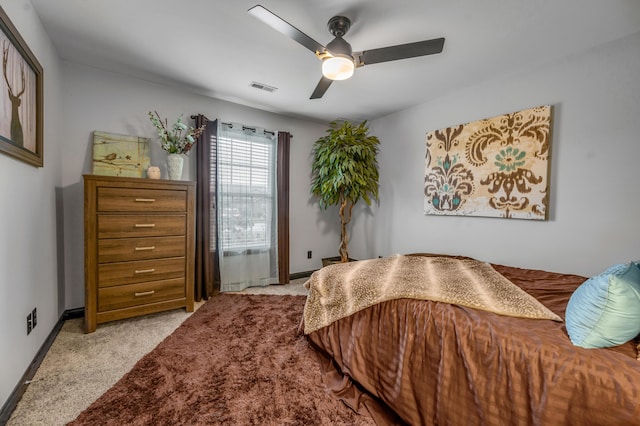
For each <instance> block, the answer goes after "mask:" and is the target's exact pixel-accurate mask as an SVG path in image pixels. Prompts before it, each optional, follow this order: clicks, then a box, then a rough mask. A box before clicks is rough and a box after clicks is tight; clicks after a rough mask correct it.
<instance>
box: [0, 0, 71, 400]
mask: <svg viewBox="0 0 640 426" xmlns="http://www.w3.org/2000/svg"><path fill="white" fill-rule="evenodd" d="M0 6H2V8H3V9H4V11H5V12H6V13H7V15H9V17H10V19H11V22H13V24H14V25H15V26H16V27H17V29H18V31H19V32H20V35H21V36H22V38H23V39H24V40H25V41H26V43H27V45H28V46H29V48H30V49H31V51H32V52H33V53H34V55H35V56H36V58H37V59H38V62H40V64H41V65H42V67H43V69H44V82H45V89H44V167H43V168H35V167H33V166H31V165H29V164H27V163H24V162H22V161H19V160H16V159H14V158H12V157H9V156H7V155H4V154H0V182H2V183H1V184H0V206H1V207H0V406H1V405H2V404H4V401H5V400H6V399H7V398H8V397H9V395H10V393H11V392H12V391H13V389H14V387H15V386H16V385H17V384H18V381H19V380H20V377H21V376H22V375H23V374H24V372H25V371H26V370H27V367H28V366H29V364H30V363H31V361H32V360H33V358H34V356H35V354H36V353H37V352H38V349H39V348H40V346H41V345H42V344H43V342H44V341H45V339H46V338H47V336H48V335H49V333H50V332H51V330H52V329H53V327H54V325H55V324H56V322H57V321H58V318H59V317H60V314H61V313H62V312H63V311H64V304H63V301H62V297H61V294H60V293H59V289H60V287H59V285H60V284H61V283H60V282H59V279H58V274H59V272H60V271H59V270H58V268H57V266H56V265H57V261H58V259H57V256H58V250H57V248H58V244H59V243H60V244H62V242H61V241H59V239H58V234H57V229H58V228H57V226H56V223H57V222H61V219H62V218H61V211H60V209H61V205H60V197H59V193H60V191H59V190H58V189H59V187H60V184H61V165H62V163H61V154H62V153H61V143H60V138H59V123H60V121H61V118H62V115H61V111H60V108H59V104H60V75H59V63H58V62H59V61H58V57H57V55H56V53H55V49H54V48H53V45H52V44H51V41H50V39H49V37H48V36H47V35H46V34H45V33H44V30H43V28H42V26H41V25H40V21H39V19H38V17H37V16H36V14H35V12H34V10H33V9H32V7H31V3H30V2H29V1H26V0H25V1H18V0H0ZM2 87H4V86H2ZM3 90H4V89H3ZM33 308H37V309H38V325H37V327H36V328H35V329H34V330H33V331H32V332H31V334H29V335H28V336H27V326H26V324H27V323H26V321H27V314H28V313H29V312H31V310H32V309H33Z"/></svg>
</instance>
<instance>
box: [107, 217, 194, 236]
mask: <svg viewBox="0 0 640 426" xmlns="http://www.w3.org/2000/svg"><path fill="white" fill-rule="evenodd" d="M186 232H187V218H186V216H184V215H115V214H99V215H98V238H128V237H154V236H160V235H185V234H186Z"/></svg>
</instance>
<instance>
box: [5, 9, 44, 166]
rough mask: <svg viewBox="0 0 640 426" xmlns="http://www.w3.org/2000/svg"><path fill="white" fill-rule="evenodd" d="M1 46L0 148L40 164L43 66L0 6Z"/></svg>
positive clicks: (41, 153)
mask: <svg viewBox="0 0 640 426" xmlns="http://www.w3.org/2000/svg"><path fill="white" fill-rule="evenodd" d="M0 49H2V78H0V152H3V153H5V154H7V155H10V156H12V157H15V158H17V159H19V160H22V161H24V162H26V163H29V164H31V165H33V166H35V167H42V166H43V165H44V160H43V151H42V122H43V121H42V114H43V104H42V90H43V80H42V79H43V76H42V66H41V65H40V63H39V62H38V60H37V59H36V57H35V56H34V55H33V53H32V52H31V50H30V49H29V46H27V44H26V43H25V41H24V40H23V39H22V37H21V36H20V34H19V33H18V30H17V29H16V28H15V27H14V26H13V24H12V23H11V21H10V20H9V17H8V16H7V14H6V13H5V11H4V10H3V9H2V8H1V7H0Z"/></svg>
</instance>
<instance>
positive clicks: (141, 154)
mask: <svg viewBox="0 0 640 426" xmlns="http://www.w3.org/2000/svg"><path fill="white" fill-rule="evenodd" d="M149 163H150V155H149V139H148V138H141V137H137V136H127V135H118V134H115V133H107V132H98V131H94V132H93V174H95V175H107V176H125V177H147V176H146V175H147V168H148V167H149Z"/></svg>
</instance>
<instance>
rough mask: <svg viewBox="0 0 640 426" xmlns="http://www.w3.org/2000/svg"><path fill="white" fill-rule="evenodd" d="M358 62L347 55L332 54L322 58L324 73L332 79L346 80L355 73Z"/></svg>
mask: <svg viewBox="0 0 640 426" xmlns="http://www.w3.org/2000/svg"><path fill="white" fill-rule="evenodd" d="M355 68H356V64H355V63H354V62H353V58H351V57H350V56H347V55H336V56H330V57H328V58H325V59H323V60H322V75H323V76H325V77H327V78H328V79H330V80H346V79H348V78H349V77H351V76H352V75H353V71H354V70H355Z"/></svg>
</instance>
